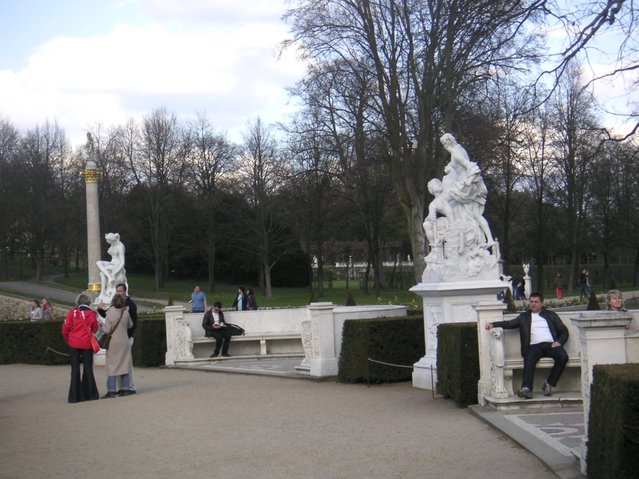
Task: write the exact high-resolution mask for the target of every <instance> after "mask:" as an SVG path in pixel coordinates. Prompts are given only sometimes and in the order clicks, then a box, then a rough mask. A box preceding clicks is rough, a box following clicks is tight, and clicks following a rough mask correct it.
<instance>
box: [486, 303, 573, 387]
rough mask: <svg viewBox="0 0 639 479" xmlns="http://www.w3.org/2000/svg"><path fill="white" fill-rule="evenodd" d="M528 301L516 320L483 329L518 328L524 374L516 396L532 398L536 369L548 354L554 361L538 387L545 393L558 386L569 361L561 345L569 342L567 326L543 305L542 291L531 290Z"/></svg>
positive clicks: (490, 325) (497, 323)
mask: <svg viewBox="0 0 639 479" xmlns="http://www.w3.org/2000/svg"><path fill="white" fill-rule="evenodd" d="M529 303H530V309H529V310H528V311H525V312H523V313H521V314H520V315H519V316H517V317H516V318H515V319H511V320H510V321H495V322H494V323H486V329H487V330H489V331H490V330H491V329H493V328H504V329H519V339H520V341H521V355H522V357H523V358H524V377H523V379H522V385H521V389H520V390H519V391H518V392H517V395H518V396H519V397H521V398H525V399H532V397H533V394H532V391H533V384H534V379H535V369H536V367H537V363H538V362H539V360H540V359H541V358H543V357H549V358H552V359H553V360H554V365H553V367H552V369H551V370H550V375H549V376H548V379H547V380H546V382H545V383H544V384H543V386H542V387H541V390H542V392H543V393H544V396H550V395H551V394H552V389H553V388H554V387H556V386H557V382H558V381H559V378H560V377H561V374H562V373H563V372H564V369H565V368H566V364H568V353H567V352H566V350H565V349H564V346H563V345H564V344H566V341H568V334H569V333H568V328H567V327H566V325H564V323H563V322H562V321H561V318H560V317H559V316H558V315H557V313H555V312H554V311H550V310H549V309H546V308H545V307H544V297H543V296H542V294H541V293H537V292H535V293H531V295H530V298H529Z"/></svg>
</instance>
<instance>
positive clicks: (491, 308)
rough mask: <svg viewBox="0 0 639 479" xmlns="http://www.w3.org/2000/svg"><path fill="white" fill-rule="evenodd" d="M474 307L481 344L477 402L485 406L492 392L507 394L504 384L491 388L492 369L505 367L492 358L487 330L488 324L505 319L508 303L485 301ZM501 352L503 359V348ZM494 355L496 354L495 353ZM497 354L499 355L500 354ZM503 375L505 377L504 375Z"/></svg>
mask: <svg viewBox="0 0 639 479" xmlns="http://www.w3.org/2000/svg"><path fill="white" fill-rule="evenodd" d="M474 309H475V311H476V313H477V342H478V346H479V384H478V387H477V402H478V403H479V405H480V406H485V405H486V399H485V398H486V396H488V395H491V394H493V395H494V394H495V392H497V394H498V395H500V396H502V397H503V396H504V395H505V394H506V393H505V389H504V387H503V385H499V386H498V387H497V389H498V391H491V388H492V389H495V387H494V385H493V381H492V375H491V369H492V368H494V367H496V366H501V367H503V362H501V364H493V363H492V361H491V360H490V351H489V349H488V347H489V346H488V345H489V344H491V342H490V341H489V340H488V335H489V334H491V331H486V324H488V323H494V322H495V321H501V320H502V319H503V314H504V309H506V305H505V304H504V303H502V302H501V301H485V302H480V303H477V304H476V305H475V306H474ZM500 333H501V330H500ZM493 334H495V333H493ZM500 353H501V358H502V359H503V357H504V353H503V350H502V351H500ZM493 356H495V354H493ZM496 356H499V354H497V355H496ZM501 377H503V375H502V376H501Z"/></svg>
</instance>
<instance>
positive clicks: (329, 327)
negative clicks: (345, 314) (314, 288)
mask: <svg viewBox="0 0 639 479" xmlns="http://www.w3.org/2000/svg"><path fill="white" fill-rule="evenodd" d="M334 309H335V305H334V304H333V303H311V304H310V305H309V306H307V311H308V315H309V316H310V321H311V360H310V371H309V373H310V375H311V376H315V377H325V376H336V375H337V371H338V367H337V366H338V358H337V355H336V349H335V322H334V320H333V310H334ZM340 340H341V337H340Z"/></svg>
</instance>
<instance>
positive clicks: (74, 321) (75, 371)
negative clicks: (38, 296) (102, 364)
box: [62, 294, 100, 403]
mask: <svg viewBox="0 0 639 479" xmlns="http://www.w3.org/2000/svg"><path fill="white" fill-rule="evenodd" d="M75 304H76V307H75V308H73V309H71V310H70V311H69V314H67V317H66V319H65V320H64V323H63V324H62V337H63V338H64V340H65V341H66V342H67V344H68V345H69V357H70V360H71V384H70V386H69V398H68V401H69V403H76V402H80V401H90V400H94V399H99V398H100V393H99V392H98V386H97V385H96V383H95V376H94V375H93V348H92V347H91V337H90V335H91V334H94V333H96V332H97V331H98V321H97V318H96V315H95V312H94V311H93V310H92V309H91V308H89V304H91V300H90V299H89V297H88V296H87V295H86V294H80V295H79V296H78V297H77V299H76V302H75ZM80 358H82V364H83V369H82V377H80Z"/></svg>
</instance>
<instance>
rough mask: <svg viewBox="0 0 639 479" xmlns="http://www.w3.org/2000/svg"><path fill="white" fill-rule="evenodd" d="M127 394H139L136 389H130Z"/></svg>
mask: <svg viewBox="0 0 639 479" xmlns="http://www.w3.org/2000/svg"><path fill="white" fill-rule="evenodd" d="M127 392H128V393H129V395H131V394H135V393H137V391H136V390H135V389H129V390H128V391H127Z"/></svg>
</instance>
